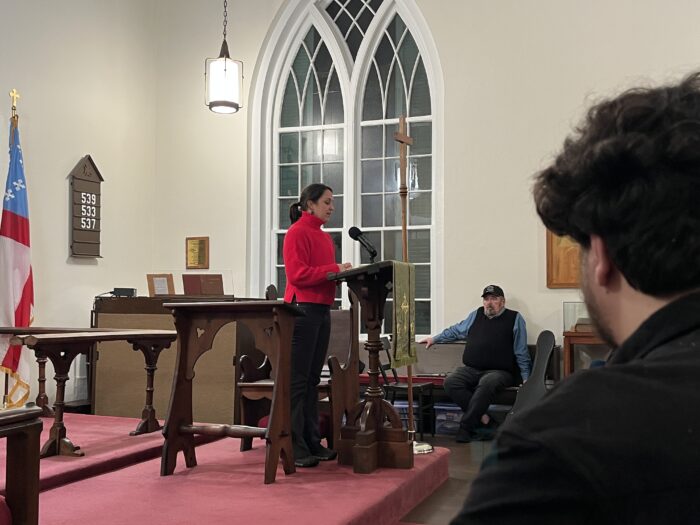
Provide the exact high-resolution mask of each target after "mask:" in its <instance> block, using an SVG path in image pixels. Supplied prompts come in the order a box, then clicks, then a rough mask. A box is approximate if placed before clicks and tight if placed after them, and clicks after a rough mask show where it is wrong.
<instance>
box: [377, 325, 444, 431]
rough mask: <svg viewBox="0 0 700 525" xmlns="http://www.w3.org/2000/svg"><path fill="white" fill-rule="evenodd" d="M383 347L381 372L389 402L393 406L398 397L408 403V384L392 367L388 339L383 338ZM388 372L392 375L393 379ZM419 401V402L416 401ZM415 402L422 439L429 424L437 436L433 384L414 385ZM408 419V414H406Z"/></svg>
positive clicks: (415, 412)
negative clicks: (401, 379)
mask: <svg viewBox="0 0 700 525" xmlns="http://www.w3.org/2000/svg"><path fill="white" fill-rule="evenodd" d="M382 346H383V347H384V352H383V354H384V359H382V358H380V363H379V371H380V372H381V374H382V379H383V380H384V384H383V385H382V387H383V388H384V392H385V393H386V397H387V401H389V402H390V403H391V404H392V405H393V404H394V402H395V401H396V398H397V395H398V396H399V398H400V399H406V400H407V401H408V383H407V382H403V381H400V380H399V375H398V373H397V372H396V369H395V368H392V366H391V343H390V342H389V338H388V337H382ZM387 372H390V373H391V378H390V377H388V375H387ZM416 400H417V401H416ZM413 402H414V403H416V402H417V410H416V411H414V415H415V418H416V422H417V423H418V429H419V432H420V438H421V440H422V439H423V434H424V432H425V425H426V423H428V425H429V427H428V428H429V429H430V430H431V432H432V434H433V436H434V435H435V425H434V424H433V422H434V421H435V412H434V409H435V399H434V396H433V383H432V382H426V383H415V382H414V383H413ZM406 410H407V411H408V410H412V407H408V406H407V407H406ZM406 414H407V416H406V417H408V412H407V413H406Z"/></svg>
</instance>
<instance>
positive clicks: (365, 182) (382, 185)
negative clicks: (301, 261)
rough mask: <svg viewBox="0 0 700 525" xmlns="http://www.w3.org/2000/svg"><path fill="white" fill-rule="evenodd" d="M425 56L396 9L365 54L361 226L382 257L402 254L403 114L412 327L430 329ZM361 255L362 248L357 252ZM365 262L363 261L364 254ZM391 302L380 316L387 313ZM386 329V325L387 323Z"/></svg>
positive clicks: (429, 185) (429, 138) (398, 257)
mask: <svg viewBox="0 0 700 525" xmlns="http://www.w3.org/2000/svg"><path fill="white" fill-rule="evenodd" d="M430 107H431V103H430V90H429V88H428V81H427V76H426V72H425V67H424V66H423V60H422V58H421V55H420V53H419V51H418V47H417V46H416V42H415V40H414V39H413V36H412V35H411V33H410V31H409V30H408V29H407V28H406V25H405V24H404V22H403V20H402V19H401V17H400V16H399V15H395V16H394V18H393V20H392V21H391V22H390V23H389V25H388V26H387V27H386V29H385V30H384V35H383V36H382V39H381V41H380V43H379V46H378V47H377V50H376V52H375V53H374V56H373V57H372V58H371V61H370V69H369V74H368V76H367V81H366V85H365V90H364V99H363V104H362V121H361V128H362V143H361V151H360V158H361V178H360V181H359V189H360V195H361V197H360V201H361V202H360V203H361V208H362V215H361V221H362V229H363V230H364V231H365V232H366V235H367V236H368V237H369V238H370V239H371V240H372V241H373V242H374V244H375V246H377V249H378V250H379V252H380V255H381V257H382V258H383V259H396V260H401V258H402V246H401V200H400V196H399V187H400V182H399V180H400V177H399V173H400V171H399V165H400V164H399V160H400V159H399V143H398V142H396V140H394V133H395V132H397V131H398V129H399V124H398V117H400V116H401V115H404V116H406V121H407V123H408V126H407V127H408V133H409V135H410V136H411V137H412V138H413V145H412V146H410V147H409V156H408V165H407V173H406V185H407V188H408V201H407V223H408V258H409V261H411V262H412V263H414V264H415V266H416V333H420V334H429V333H431V323H430V321H431V314H430V310H431V308H430V298H431V297H430V269H431V264H430V263H431V253H430V247H431V233H432V232H431V230H432V228H431V225H432V222H433V221H432V186H433V185H432V179H433V177H432V119H431V115H430ZM365 257H366V255H365V254H364V253H363V259H364V258H365ZM363 262H366V261H364V260H363ZM391 306H392V305H391V304H390V303H388V305H387V312H386V317H385V319H391V315H390V313H391ZM385 330H386V331H387V332H388V331H390V330H391V326H390V324H388V323H387V324H386V326H385Z"/></svg>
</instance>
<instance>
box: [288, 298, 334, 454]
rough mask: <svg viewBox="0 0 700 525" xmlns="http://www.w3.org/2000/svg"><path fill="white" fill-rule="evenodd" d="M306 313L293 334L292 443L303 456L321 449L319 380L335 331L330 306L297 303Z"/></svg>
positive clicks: (296, 323)
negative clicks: (329, 343) (332, 332)
mask: <svg viewBox="0 0 700 525" xmlns="http://www.w3.org/2000/svg"><path fill="white" fill-rule="evenodd" d="M295 305H296V306H298V307H299V308H300V309H301V310H303V311H304V313H305V314H306V315H304V316H301V317H297V319H296V322H295V324H294V335H293V336H292V382H291V406H292V444H293V445H294V457H295V458H297V459H299V458H303V457H306V456H309V455H311V454H312V453H313V452H316V451H318V449H319V447H320V445H321V434H320V432H319V429H318V383H319V382H320V380H321V369H322V368H323V362H324V360H325V358H326V352H327V351H328V340H329V338H330V333H331V313H330V306H327V305H323V304H313V303H295Z"/></svg>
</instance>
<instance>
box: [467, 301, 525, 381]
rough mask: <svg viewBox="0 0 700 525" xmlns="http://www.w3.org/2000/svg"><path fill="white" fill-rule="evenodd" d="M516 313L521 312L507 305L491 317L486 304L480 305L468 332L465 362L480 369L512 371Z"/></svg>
mask: <svg viewBox="0 0 700 525" xmlns="http://www.w3.org/2000/svg"><path fill="white" fill-rule="evenodd" d="M517 315H518V312H516V311H514V310H508V309H507V308H505V309H504V310H503V313H502V314H501V315H499V316H498V317H493V318H492V319H489V318H488V317H486V315H485V314H484V307H483V306H482V307H480V308H479V309H478V310H477V311H476V318H475V319H474V324H472V326H471V328H469V333H468V334H467V344H466V345H464V354H463V355H462V362H463V363H464V364H465V365H466V366H470V367H472V368H476V369H478V370H505V371H507V372H512V371H513V368H514V364H515V355H514V354H513V326H514V325H515V317H516V316H517Z"/></svg>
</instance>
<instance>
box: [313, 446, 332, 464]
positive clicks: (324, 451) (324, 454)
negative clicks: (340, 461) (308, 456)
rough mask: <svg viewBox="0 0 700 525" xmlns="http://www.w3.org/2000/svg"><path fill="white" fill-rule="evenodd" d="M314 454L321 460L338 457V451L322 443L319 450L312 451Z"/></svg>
mask: <svg viewBox="0 0 700 525" xmlns="http://www.w3.org/2000/svg"><path fill="white" fill-rule="evenodd" d="M312 454H313V456H314V457H315V458H316V459H318V460H319V461H331V460H332V459H335V458H336V457H338V453H337V452H336V451H335V450H333V449H330V448H326V447H324V446H322V445H320V446H319V448H318V449H317V450H315V451H314V452H312Z"/></svg>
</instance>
